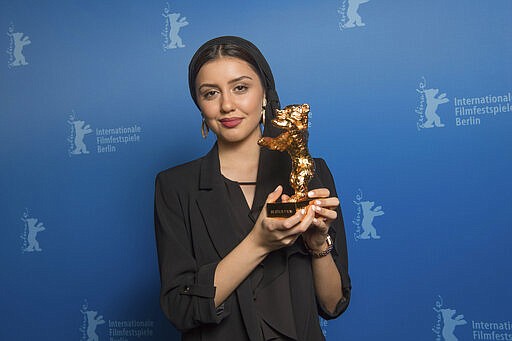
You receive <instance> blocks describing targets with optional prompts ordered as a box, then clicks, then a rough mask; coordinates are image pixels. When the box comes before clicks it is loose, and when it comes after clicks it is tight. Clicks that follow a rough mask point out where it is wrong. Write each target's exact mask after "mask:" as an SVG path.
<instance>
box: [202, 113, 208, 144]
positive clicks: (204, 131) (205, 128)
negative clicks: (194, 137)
mask: <svg viewBox="0 0 512 341" xmlns="http://www.w3.org/2000/svg"><path fill="white" fill-rule="evenodd" d="M209 132H210V128H208V124H206V120H205V119H204V117H203V121H202V122H201V136H202V137H203V139H205V138H206V137H207V136H208V133H209Z"/></svg>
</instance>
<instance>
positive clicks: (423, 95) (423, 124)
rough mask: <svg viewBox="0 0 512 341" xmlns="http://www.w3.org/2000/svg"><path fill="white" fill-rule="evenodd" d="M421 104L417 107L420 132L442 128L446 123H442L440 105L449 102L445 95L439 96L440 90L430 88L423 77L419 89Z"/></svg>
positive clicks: (417, 124) (417, 125)
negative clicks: (439, 112) (439, 111)
mask: <svg viewBox="0 0 512 341" xmlns="http://www.w3.org/2000/svg"><path fill="white" fill-rule="evenodd" d="M416 91H417V92H418V96H419V104H418V106H417V107H416V110H415V111H416V114H418V121H417V123H416V127H417V128H418V130H421V129H428V128H434V127H436V128H442V127H444V123H442V122H441V116H439V114H438V112H437V111H438V108H439V105H441V104H444V103H447V102H449V101H450V100H449V99H448V98H446V94H445V93H441V94H439V89H434V88H428V89H427V81H426V79H425V77H422V79H421V81H420V83H419V85H418V89H416Z"/></svg>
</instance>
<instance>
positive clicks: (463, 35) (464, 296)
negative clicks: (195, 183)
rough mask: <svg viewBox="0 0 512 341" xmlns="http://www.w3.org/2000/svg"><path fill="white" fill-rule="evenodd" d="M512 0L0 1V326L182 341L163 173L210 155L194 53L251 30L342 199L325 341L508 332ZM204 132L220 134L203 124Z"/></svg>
mask: <svg viewBox="0 0 512 341" xmlns="http://www.w3.org/2000/svg"><path fill="white" fill-rule="evenodd" d="M511 17H512V2H511V1H509V0H496V1H492V2H482V1H449V2H446V1H439V0H432V1H410V0H408V1H406V0H395V1H376V0H371V1H369V2H368V1H367V0H366V1H364V0H363V1H361V0H358V1H356V0H337V1H334V0H329V1H315V2H313V1H279V2H277V1H258V2H247V1H213V2H199V1H184V0H182V1H169V2H166V1H142V0H124V1H119V0H115V1H108V2H106V1H99V0H92V1H83V0H68V1H57V0H54V1H50V0H48V1H36V0H32V1H29V0H22V1H21V0H17V1H14V0H4V1H2V2H1V4H0V28H1V29H2V30H3V32H4V35H3V38H2V40H1V41H0V42H1V43H0V46H1V47H2V49H3V50H4V51H5V52H6V53H4V54H2V60H1V61H0V82H1V83H0V112H1V115H0V146H1V147H0V150H1V160H2V173H1V178H0V181H1V182H0V188H1V189H2V194H1V206H0V207H1V219H2V220H1V221H2V222H1V226H2V230H1V232H2V237H1V239H0V240H1V241H0V243H1V244H0V254H1V257H0V262H1V272H0V273H1V277H2V290H0V301H1V302H2V309H1V312H0V314H1V315H0V316H1V320H2V321H3V323H4V327H2V328H1V329H0V339H1V340H82V341H85V340H110V341H114V340H116V341H128V340H130V341H131V340H139V339H141V340H177V339H178V338H179V336H178V333H176V332H175V331H174V329H173V328H172V326H171V325H170V324H169V323H168V322H167V321H166V320H165V318H164V317H163V315H162V313H161V312H160V308H159V303H158V291H159V276H158V268H157V259H156V251H155V242H154V233H153V183H154V176H155V175H156V173H157V172H158V171H160V170H163V169H165V168H168V167H171V166H173V165H177V164H179V163H182V162H185V161H188V160H191V159H193V158H196V157H198V156H200V155H202V154H204V153H205V152H206V151H207V150H209V148H210V147H211V145H212V143H213V138H212V137H211V136H210V137H209V138H208V139H207V140H203V139H202V138H201V135H200V122H201V120H200V115H199V113H198V110H197V109H196V107H195V106H194V104H193V102H192V101H191V99H190V98H189V94H188V88H187V66H188V62H189V60H190V58H191V56H192V54H193V53H194V51H195V50H196V49H197V48H198V47H199V46H200V45H201V44H202V43H203V42H204V41H206V40H208V39H210V38H212V37H215V36H219V35H240V36H243V37H245V38H247V39H249V40H251V41H253V42H254V43H255V44H256V45H257V46H259V47H260V48H261V50H262V52H263V53H264V54H265V55H266V56H267V58H268V60H269V63H270V64H271V66H272V68H273V70H274V74H275V78H276V82H277V87H278V91H279V94H280V96H281V102H282V103H283V105H286V104H291V103H309V104H310V105H311V108H312V116H311V128H310V132H311V134H310V135H311V137H310V148H311V150H312V153H313V154H314V155H315V156H318V157H323V158H325V159H326V161H327V162H328V164H329V166H330V167H331V170H332V172H333V173H334V175H335V179H336V184H337V186H338V192H339V194H340V200H341V206H342V209H343V212H344V218H345V223H346V232H347V237H348V240H347V242H348V248H349V258H350V273H351V276H352V282H353V296H352V303H351V306H350V307H349V310H348V311H347V312H346V313H345V314H344V315H342V316H341V317H340V318H338V319H337V320H334V321H324V320H321V321H320V323H321V325H322V329H323V331H324V333H325V334H326V337H327V339H328V340H330V341H332V340H439V341H440V340H444V341H453V340H457V339H459V340H512V322H511V321H512V309H511V304H512V290H510V282H511V280H512V267H511V266H510V259H511V253H512V252H511V247H510V245H511V240H512V226H511V223H510V218H509V213H507V212H510V205H511V203H512V182H511V180H510V174H511V172H512V150H511V146H512V144H511V142H512V135H511V134H510V129H511V128H512V98H511V97H512V95H511V92H512V65H511V63H510V61H511V60H512V47H511V44H510V38H511V36H512V20H510V18H511ZM210 135H211V134H210Z"/></svg>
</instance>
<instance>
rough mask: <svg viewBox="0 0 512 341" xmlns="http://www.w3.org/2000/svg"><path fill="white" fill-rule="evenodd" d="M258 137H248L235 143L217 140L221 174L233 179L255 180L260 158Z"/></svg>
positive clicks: (242, 180) (241, 180)
mask: <svg viewBox="0 0 512 341" xmlns="http://www.w3.org/2000/svg"><path fill="white" fill-rule="evenodd" d="M258 139H259V137H257V139H256V138H248V139H246V140H245V141H240V142H237V143H226V142H224V141H218V142H217V143H218V148H219V160H220V171H221V173H222V175H224V176H225V177H226V178H228V179H231V180H233V181H239V182H254V181H256V177H257V173H258V163H259V159H260V146H259V145H258Z"/></svg>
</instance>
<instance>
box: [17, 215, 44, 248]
mask: <svg viewBox="0 0 512 341" xmlns="http://www.w3.org/2000/svg"><path fill="white" fill-rule="evenodd" d="M21 221H23V224H24V229H23V234H22V235H21V236H20V237H21V239H22V240H23V244H22V246H21V251H22V252H34V251H37V252H40V251H43V249H41V247H40V246H39V242H38V241H37V234H38V233H39V232H41V231H44V230H46V228H45V227H44V224H43V223H42V222H40V221H39V220H38V219H37V218H34V217H31V216H30V214H29V212H28V210H27V209H25V212H23V215H22V217H21Z"/></svg>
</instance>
